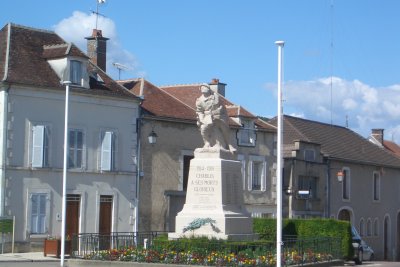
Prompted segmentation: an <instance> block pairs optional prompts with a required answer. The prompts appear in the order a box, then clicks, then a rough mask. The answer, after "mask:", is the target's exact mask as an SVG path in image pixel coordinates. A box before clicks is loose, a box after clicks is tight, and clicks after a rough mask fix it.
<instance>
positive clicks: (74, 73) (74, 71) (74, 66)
mask: <svg viewBox="0 0 400 267" xmlns="http://www.w3.org/2000/svg"><path fill="white" fill-rule="evenodd" d="M70 77H71V83H72V84H77V85H81V84H82V62H80V61H78V60H71V61H70Z"/></svg>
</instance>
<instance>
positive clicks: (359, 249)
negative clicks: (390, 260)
mask: <svg viewBox="0 0 400 267" xmlns="http://www.w3.org/2000/svg"><path fill="white" fill-rule="evenodd" d="M351 235H352V244H353V251H354V255H353V260H354V262H355V264H362V262H363V261H364V260H365V261H370V260H373V259H374V251H373V250H372V248H371V247H370V246H368V244H367V243H366V242H365V241H364V240H362V239H361V236H360V235H359V234H358V232H357V230H356V228H354V226H352V227H351Z"/></svg>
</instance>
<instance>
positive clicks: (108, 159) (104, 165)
mask: <svg viewBox="0 0 400 267" xmlns="http://www.w3.org/2000/svg"><path fill="white" fill-rule="evenodd" d="M112 162H113V132H104V134H103V140H102V142H101V170H102V171H111V170H112Z"/></svg>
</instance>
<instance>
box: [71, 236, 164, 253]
mask: <svg viewBox="0 0 400 267" xmlns="http://www.w3.org/2000/svg"><path fill="white" fill-rule="evenodd" d="M165 233H166V232H157V231H152V232H113V233H110V234H98V233H82V234H78V235H74V236H73V237H72V239H71V241H72V243H71V257H74V258H84V257H86V256H88V255H90V254H93V253H96V252H99V251H104V250H119V249H123V248H127V247H147V245H148V244H150V243H151V242H152V240H153V239H154V238H155V237H157V236H160V235H161V234H165Z"/></svg>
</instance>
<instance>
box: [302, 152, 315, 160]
mask: <svg viewBox="0 0 400 267" xmlns="http://www.w3.org/2000/svg"><path fill="white" fill-rule="evenodd" d="M304 160H305V161H315V151H314V150H313V149H306V150H304Z"/></svg>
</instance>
